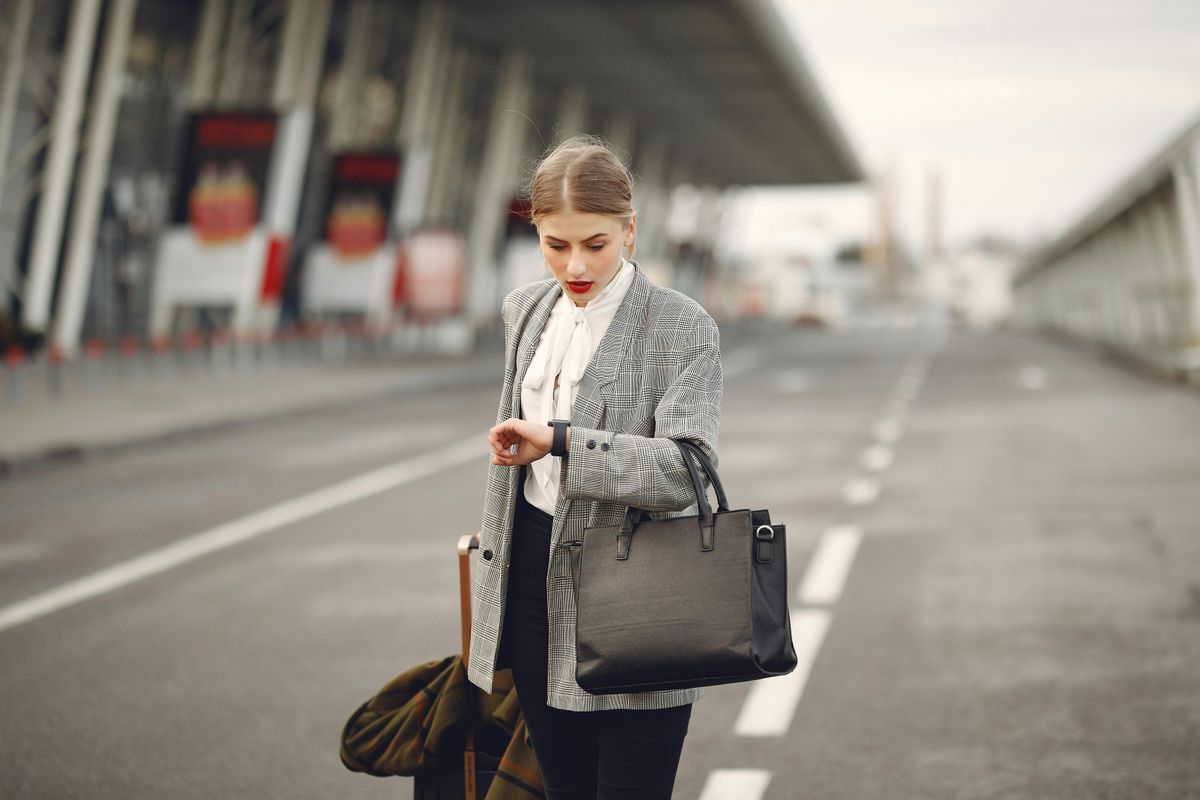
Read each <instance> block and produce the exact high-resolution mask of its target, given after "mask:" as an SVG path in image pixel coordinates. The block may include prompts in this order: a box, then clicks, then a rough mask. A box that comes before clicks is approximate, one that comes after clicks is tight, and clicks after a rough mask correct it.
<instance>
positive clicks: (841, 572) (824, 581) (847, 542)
mask: <svg viewBox="0 0 1200 800" xmlns="http://www.w3.org/2000/svg"><path fill="white" fill-rule="evenodd" d="M861 541H862V529H860V528H859V527H858V526H857V525H835V526H834V527H832V528H830V529H829V530H827V531H825V533H824V534H823V535H822V536H821V541H820V542H818V543H817V549H816V552H814V553H813V555H812V560H810V561H809V562H808V567H807V568H806V569H805V570H804V580H803V581H802V582H801V583H800V589H799V591H798V596H799V600H800V602H801V603H802V604H804V605H833V604H834V603H836V602H837V601H838V598H839V597H841V596H842V587H843V586H844V585H845V583H846V576H847V575H848V574H849V573H850V567H851V565H852V564H853V563H854V556H855V555H856V554H857V553H858V545H859V543H860V542H861Z"/></svg>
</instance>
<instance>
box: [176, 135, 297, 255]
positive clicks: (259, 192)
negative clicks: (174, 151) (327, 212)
mask: <svg viewBox="0 0 1200 800" xmlns="http://www.w3.org/2000/svg"><path fill="white" fill-rule="evenodd" d="M276 129H277V120H276V117H275V115H274V114H273V113H269V112H263V113H247V112H219V113H217V112H213V113H198V114H193V115H192V117H191V119H190V120H189V121H188V128H187V130H188V138H187V144H186V145H185V151H184V152H185V157H184V164H183V171H182V175H181V180H180V192H179V195H178V200H177V202H176V206H175V221H176V222H177V223H181V224H188V225H190V226H191V228H192V230H193V232H194V233H195V235H196V238H198V239H200V240H201V241H203V242H206V243H209V244H221V243H227V242H233V241H237V240H239V239H242V238H243V237H245V236H246V234H248V233H249V232H250V230H251V229H252V228H253V227H254V226H255V225H257V224H258V221H259V219H260V218H261V216H262V203H263V196H264V194H265V190H266V183H267V172H268V170H269V169H270V166H271V152H272V150H273V148H274V146H275V133H276Z"/></svg>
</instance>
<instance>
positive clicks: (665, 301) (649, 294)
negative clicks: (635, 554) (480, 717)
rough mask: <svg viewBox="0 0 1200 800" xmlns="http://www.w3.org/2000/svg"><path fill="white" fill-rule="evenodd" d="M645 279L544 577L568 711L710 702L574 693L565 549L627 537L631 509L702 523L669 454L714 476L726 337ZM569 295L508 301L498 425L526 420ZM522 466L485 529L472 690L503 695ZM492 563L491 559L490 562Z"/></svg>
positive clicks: (592, 386) (638, 282)
mask: <svg viewBox="0 0 1200 800" xmlns="http://www.w3.org/2000/svg"><path fill="white" fill-rule="evenodd" d="M633 265H634V270H635V273H634V277H633V282H632V283H631V284H630V286H629V289H628V290H627V291H626V294H625V297H624V298H622V301H621V304H620V306H618V308H617V312H616V315H615V316H614V317H613V320H612V322H611V323H610V324H609V327H608V330H607V331H605V333H604V337H603V338H602V339H601V340H600V345H599V348H598V349H597V350H596V352H595V353H594V354H593V355H592V358H591V360H590V361H589V362H588V366H587V369H586V370H585V372H584V375H583V378H582V380H581V381H580V384H579V386H578V391H577V394H576V396H575V402H574V405H573V406H572V412H571V449H570V452H569V453H568V455H567V456H566V458H564V459H563V467H564V469H563V470H562V474H561V477H560V483H559V487H558V504H557V507H556V508H555V512H554V526H553V530H552V532H551V541H550V548H551V557H550V568H549V571H548V574H547V585H546V593H547V613H548V615H549V633H550V650H549V672H548V675H547V680H546V693H547V703H548V704H549V705H551V706H553V707H555V708H561V709H566V710H570V711H601V710H606V709H616V708H628V709H651V708H668V707H671V706H677V705H683V704H685V703H691V702H694V701H695V700H697V699H699V698H700V696H701V695H702V693H703V689H702V688H694V689H683V690H658V691H650V692H628V693H624V694H610V695H593V694H589V693H588V692H585V691H584V690H583V689H581V688H580V687H579V685H578V684H577V683H576V682H575V597H574V592H573V587H572V579H571V567H570V558H569V553H568V550H567V548H566V547H560V546H559V543H560V542H569V541H572V540H578V539H582V538H583V529H584V528H585V527H591V526H605V525H616V524H618V523H619V522H620V520H621V518H622V517H623V516H624V514H625V509H626V507H627V506H634V507H636V508H642V509H646V510H647V511H650V512H652V513H651V516H652V517H654V518H657V519H662V518H665V517H674V516H685V515H689V514H696V513H698V510H697V507H696V501H695V491H694V489H693V488H692V483H691V479H690V477H689V475H688V471H687V468H686V466H685V465H684V463H683V456H682V455H681V454H680V452H679V449H678V447H676V446H675V444H673V443H672V442H671V441H670V440H671V439H678V438H685V439H691V440H693V441H695V442H697V443H698V444H699V445H700V446H701V447H702V448H703V449H704V451H705V452H706V453H708V455H709V457H710V458H712V460H713V463H714V464H716V463H717V433H718V428H719V424H720V419H721V395H722V391H723V387H722V373H721V349H720V339H719V332H718V329H717V325H716V323H715V322H714V321H713V319H712V317H711V316H709V314H708V312H706V311H705V310H704V308H703V307H702V306H701V305H700V304H699V303H697V302H696V301H695V300H693V299H692V298H690V297H688V296H687V295H685V294H683V293H681V292H678V291H675V290H674V289H667V288H663V287H660V286H656V285H655V284H653V283H651V282H650V280H649V279H648V278H647V277H646V275H645V273H643V272H642V270H641V267H639V266H638V264H637V262H636V261H635V262H633ZM561 291H562V289H561V288H560V287H559V285H558V283H557V281H555V280H554V279H553V278H548V279H545V280H540V281H535V282H533V283H528V284H525V285H524V286H520V287H518V288H517V289H514V290H513V291H512V292H510V293H509V294H508V296H507V297H505V298H504V303H503V306H502V316H503V318H504V335H505V342H506V345H505V351H506V354H505V368H504V386H503V389H502V391H501V394H500V408H499V411H498V413H497V414H496V422H497V423H500V422H503V421H504V420H506V419H509V418H510V417H517V416H520V410H521V405H520V403H521V397H520V394H521V380H522V378H524V376H525V371H526V369H528V367H529V363H530V361H532V360H533V353H534V349H535V348H536V347H537V344H538V340H539V338H540V336H541V333H542V329H543V328H544V327H545V323H546V320H547V319H548V318H549V316H550V309H551V307H552V306H553V305H554V302H555V301H556V300H557V299H558V297H559V294H560V292H561ZM520 472H521V467H520V466H513V467H506V466H500V465H494V464H489V465H488V476H487V489H486V491H485V493H484V502H483V525H482V531H481V541H480V547H479V549H478V550H475V551H474V556H473V557H472V558H473V560H474V564H473V573H474V580H473V584H474V589H473V592H472V609H471V656H470V659H469V667H468V672H467V675H468V679H469V680H470V681H471V682H472V683H473V684H475V685H476V686H478V687H480V688H481V689H483V690H484V691H486V692H490V691H492V678H493V675H494V673H495V669H496V655H497V651H498V650H499V642H500V631H501V626H502V624H503V620H502V611H503V609H504V599H505V596H506V594H505V592H506V590H507V580H508V563H509V554H510V550H511V547H510V545H511V542H512V526H513V516H514V513H515V511H516V497H517V495H516V492H518V491H521V488H520V487H519V486H518V485H517V484H518V480H519V475H520ZM485 551H488V555H489V556H490V558H485V557H484V552H485Z"/></svg>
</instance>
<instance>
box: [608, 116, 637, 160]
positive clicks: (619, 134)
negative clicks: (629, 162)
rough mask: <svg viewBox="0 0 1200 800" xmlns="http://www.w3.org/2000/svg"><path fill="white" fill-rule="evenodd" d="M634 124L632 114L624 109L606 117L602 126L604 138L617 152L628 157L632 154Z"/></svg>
mask: <svg viewBox="0 0 1200 800" xmlns="http://www.w3.org/2000/svg"><path fill="white" fill-rule="evenodd" d="M633 133H634V122H633V114H632V113H630V112H629V111H626V110H625V109H621V110H619V111H614V112H613V113H611V114H609V115H608V120H607V123H606V125H605V126H604V138H605V139H608V143H609V144H611V145H612V146H613V147H615V148H616V149H617V152H619V153H621V154H622V155H624V156H626V157H629V156H630V154H631V153H632V152H633Z"/></svg>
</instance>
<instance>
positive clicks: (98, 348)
mask: <svg viewBox="0 0 1200 800" xmlns="http://www.w3.org/2000/svg"><path fill="white" fill-rule="evenodd" d="M83 375H84V381H85V382H86V383H87V388H88V391H96V390H97V389H99V388H100V385H101V384H103V383H104V340H103V339H99V338H91V339H88V340H87V342H86V343H85V344H84V346H83Z"/></svg>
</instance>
